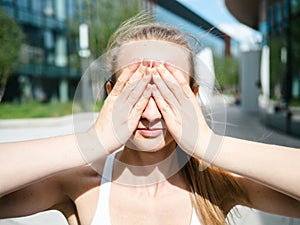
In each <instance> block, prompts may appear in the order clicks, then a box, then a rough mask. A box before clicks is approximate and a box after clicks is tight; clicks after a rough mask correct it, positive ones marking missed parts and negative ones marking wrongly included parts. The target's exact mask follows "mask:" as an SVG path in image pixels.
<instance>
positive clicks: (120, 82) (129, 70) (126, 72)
mask: <svg viewBox="0 0 300 225" xmlns="http://www.w3.org/2000/svg"><path fill="white" fill-rule="evenodd" d="M136 70H137V69H136V68H135V67H133V66H128V67H125V68H124V69H123V72H122V73H121V75H120V76H119V77H118V79H117V82H116V84H115V85H114V88H113V89H112V91H111V93H110V94H111V95H112V96H118V95H119V94H120V93H121V91H122V90H123V88H124V86H125V84H126V83H127V81H128V80H129V78H130V77H131V76H132V74H133V73H134V72H135V71H136Z"/></svg>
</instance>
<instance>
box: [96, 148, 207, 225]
mask: <svg viewBox="0 0 300 225" xmlns="http://www.w3.org/2000/svg"><path fill="white" fill-rule="evenodd" d="M117 152H118V151H116V152H114V153H113V154H111V155H109V156H108V157H107V158H106V161H105V165H104V169H103V176H102V179H101V184H100V191H99V199H98V204H97V209H96V213H95V215H94V218H93V221H92V224H91V225H100V224H101V225H112V224H111V220H110V213H109V198H110V188H111V179H112V172H113V164H114V159H115V155H116V153H117ZM190 225H201V223H200V221H199V219H198V217H197V214H196V212H195V210H194V209H193V213H192V219H191V224H190Z"/></svg>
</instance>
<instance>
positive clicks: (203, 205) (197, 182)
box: [108, 13, 248, 225]
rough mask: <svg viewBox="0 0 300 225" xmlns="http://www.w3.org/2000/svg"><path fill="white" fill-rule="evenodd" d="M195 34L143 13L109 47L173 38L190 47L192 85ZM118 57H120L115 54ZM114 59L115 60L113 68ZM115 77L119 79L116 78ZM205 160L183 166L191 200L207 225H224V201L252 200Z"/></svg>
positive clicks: (119, 29)
mask: <svg viewBox="0 0 300 225" xmlns="http://www.w3.org/2000/svg"><path fill="white" fill-rule="evenodd" d="M189 37H191V36H190V35H187V34H185V33H183V32H181V31H179V30H178V29H176V28H174V27H172V26H168V25H165V24H160V23H154V22H153V19H152V17H151V16H149V15H148V14H144V13H142V14H139V15H137V16H136V17H134V18H132V19H130V20H128V21H126V22H124V23H123V24H121V26H120V27H119V28H118V30H117V31H116V32H115V33H114V34H113V35H112V37H111V39H110V41H109V43H108V50H110V49H112V48H115V47H120V46H121V45H122V44H124V43H126V42H128V41H132V40H149V39H155V40H164V41H169V42H172V43H175V44H178V45H180V46H183V47H185V48H187V49H189V50H190V52H191V54H190V64H191V65H190V69H191V70H190V71H189V72H190V77H191V78H192V79H191V82H190V85H191V87H192V86H193V85H194V82H195V79H193V78H195V71H194V61H193V51H192V48H191V47H190V45H189V42H188V38H189ZM115 57H116V56H115ZM114 61H115V60H114V59H112V60H111V64H112V65H111V66H112V71H113V68H114ZM112 79H115V78H114V77H113V78H112ZM202 164H203V162H202V161H200V160H198V159H196V158H193V157H191V158H190V159H189V160H188V162H187V163H186V164H185V166H184V167H183V168H182V172H183V175H184V178H185V180H186V183H187V187H189V188H191V189H192V192H191V199H192V202H193V205H194V208H195V209H196V213H197V215H198V217H199V219H200V220H201V221H202V223H203V224H206V225H224V224H226V214H227V213H228V212H225V211H224V201H225V200H227V199H231V200H232V201H234V199H242V200H243V199H244V200H245V203H247V202H248V197H247V195H246V193H245V192H244V191H243V190H242V188H241V187H240V186H239V184H238V183H237V182H236V180H235V179H234V177H233V176H232V175H231V174H230V173H227V172H225V171H223V170H221V169H218V168H216V167H213V166H208V167H207V168H206V169H205V170H203V171H202V170H199V168H201V166H202V167H203V165H202Z"/></svg>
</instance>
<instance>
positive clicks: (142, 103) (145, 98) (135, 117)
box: [129, 84, 151, 129]
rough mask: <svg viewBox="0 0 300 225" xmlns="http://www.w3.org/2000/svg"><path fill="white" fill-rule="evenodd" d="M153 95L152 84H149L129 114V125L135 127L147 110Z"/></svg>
mask: <svg viewBox="0 0 300 225" xmlns="http://www.w3.org/2000/svg"><path fill="white" fill-rule="evenodd" d="M150 97H151V85H150V84H147V87H146V89H145V90H144V92H143V95H142V97H141V98H140V99H139V100H138V101H137V103H136V104H135V105H134V107H133V108H132V110H131V112H130V114H129V127H130V128H132V129H135V128H136V126H137V124H138V122H139V120H140V118H141V116H142V114H143V111H144V110H145V108H146V106H147V104H148V102H149V99H150Z"/></svg>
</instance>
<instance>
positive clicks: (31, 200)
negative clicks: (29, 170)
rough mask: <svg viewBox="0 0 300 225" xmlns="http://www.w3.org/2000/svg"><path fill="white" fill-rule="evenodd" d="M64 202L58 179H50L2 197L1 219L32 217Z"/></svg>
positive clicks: (64, 198) (0, 200)
mask: <svg viewBox="0 0 300 225" xmlns="http://www.w3.org/2000/svg"><path fill="white" fill-rule="evenodd" d="M64 201H67V197H66V196H65V195H64V193H63V192H62V190H61V188H60V183H59V179H58V177H56V176H53V177H49V178H46V179H44V180H41V181H38V182H36V183H33V184H30V185H29V186H26V187H24V188H22V189H19V190H17V191H15V192H12V193H10V194H7V195H5V196H3V197H1V198H0V218H11V217H19V216H26V215H32V214H34V213H37V212H41V211H45V210H47V209H50V208H51V207H53V206H54V205H57V204H59V203H62V202H64Z"/></svg>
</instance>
